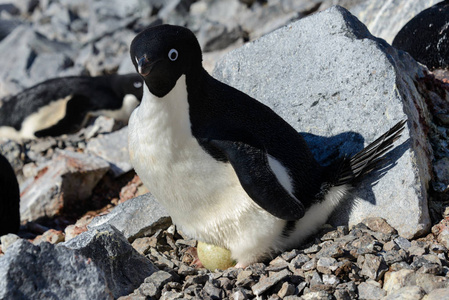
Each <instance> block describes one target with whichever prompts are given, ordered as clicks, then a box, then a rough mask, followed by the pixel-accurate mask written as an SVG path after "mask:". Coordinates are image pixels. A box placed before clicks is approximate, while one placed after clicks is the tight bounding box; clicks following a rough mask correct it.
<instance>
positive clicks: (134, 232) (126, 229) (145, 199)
mask: <svg viewBox="0 0 449 300" xmlns="http://www.w3.org/2000/svg"><path fill="white" fill-rule="evenodd" d="M103 224H110V225H112V226H114V227H115V228H117V229H118V230H119V231H120V232H122V233H123V235H124V236H125V237H126V238H127V239H128V240H129V241H131V242H132V241H133V240H134V239H136V238H139V237H142V236H150V235H152V234H154V233H155V232H156V231H157V230H158V229H165V228H168V226H170V224H171V218H170V216H169V215H168V213H167V212H166V210H165V208H163V207H162V206H161V205H160V204H159V202H157V201H156V199H155V198H154V196H153V195H151V194H149V193H148V194H145V195H142V196H139V197H136V198H133V199H131V200H128V201H126V202H124V203H121V204H119V205H117V206H116V207H115V208H114V209H113V210H112V211H111V212H110V213H109V214H107V215H104V216H99V217H96V218H94V219H93V220H92V222H91V223H90V224H89V225H88V228H89V229H94V228H96V227H98V226H101V225H103Z"/></svg>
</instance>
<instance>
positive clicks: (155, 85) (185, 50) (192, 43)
mask: <svg viewBox="0 0 449 300" xmlns="http://www.w3.org/2000/svg"><path fill="white" fill-rule="evenodd" d="M130 54H131V60H132V62H133V64H134V67H135V68H136V70H137V72H138V73H139V74H140V75H141V76H142V77H143V79H144V81H145V84H146V85H147V86H148V89H149V90H150V92H151V93H152V94H153V95H155V96H157V97H161V98H162V97H164V96H165V95H166V94H168V93H169V92H170V91H171V90H172V89H173V87H174V86H175V85H176V82H177V81H178V79H179V77H181V76H182V75H186V76H189V75H193V74H195V73H197V72H198V71H199V70H201V69H202V64H201V61H202V54H201V48H200V45H199V43H198V40H197V39H196V37H195V35H194V34H193V33H192V32H191V31H190V30H189V29H187V28H185V27H180V26H173V25H159V26H154V27H149V28H147V29H145V30H144V31H142V32H141V33H139V34H138V35H137V36H136V37H135V38H134V40H133V41H132V43H131V48H130Z"/></svg>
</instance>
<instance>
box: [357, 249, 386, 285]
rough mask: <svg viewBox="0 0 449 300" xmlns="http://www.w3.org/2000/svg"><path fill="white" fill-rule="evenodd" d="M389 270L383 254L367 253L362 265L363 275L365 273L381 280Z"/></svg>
mask: <svg viewBox="0 0 449 300" xmlns="http://www.w3.org/2000/svg"><path fill="white" fill-rule="evenodd" d="M387 271H388V266H387V265H386V263H385V260H384V259H383V257H382V256H376V255H373V254H366V255H365V262H364V263H363V266H362V271H361V272H360V274H361V275H364V276H366V277H368V278H370V279H372V280H376V281H377V280H380V279H382V277H383V275H384V274H385V273H386V272H387Z"/></svg>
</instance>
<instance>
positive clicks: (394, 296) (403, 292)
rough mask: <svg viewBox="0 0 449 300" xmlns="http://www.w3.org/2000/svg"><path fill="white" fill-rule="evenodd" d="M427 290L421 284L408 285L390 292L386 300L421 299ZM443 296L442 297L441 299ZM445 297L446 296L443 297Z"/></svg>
mask: <svg viewBox="0 0 449 300" xmlns="http://www.w3.org/2000/svg"><path fill="white" fill-rule="evenodd" d="M424 295H425V292H424V291H423V289H422V288H420V287H419V286H406V287H403V288H401V289H399V290H397V291H396V292H394V293H391V294H389V295H388V296H387V297H385V298H383V299H384V300H420V299H423V298H422V297H423V296H424ZM441 299H442V298H440V300H441ZM443 299H444V298H443Z"/></svg>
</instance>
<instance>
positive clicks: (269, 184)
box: [209, 140, 305, 221]
mask: <svg viewBox="0 0 449 300" xmlns="http://www.w3.org/2000/svg"><path fill="white" fill-rule="evenodd" d="M209 143H210V145H211V146H213V147H215V148H217V149H218V150H219V151H221V152H222V153H223V154H224V155H225V156H226V158H227V159H228V160H229V162H230V163H231V165H232V167H233V168H234V170H235V172H236V174H237V177H238V178H239V181H240V184H241V185H242V187H243V188H244V190H245V191H246V193H247V194H248V195H249V196H250V197H251V199H252V200H254V202H256V203H257V204H258V205H260V206H261V207H262V208H263V209H265V210H266V211H268V212H269V213H270V214H272V215H273V216H275V217H278V218H280V219H283V220H286V221H294V220H298V219H300V218H302V217H303V216H304V213H305V208H304V205H303V204H302V203H301V201H299V200H298V199H296V198H295V197H294V196H293V195H291V194H290V193H289V192H288V191H287V190H286V189H285V188H284V187H283V186H282V185H281V184H280V182H279V180H278V178H277V177H276V175H275V174H274V173H273V171H272V169H271V168H270V165H269V162H268V155H267V153H266V151H264V150H261V148H259V147H254V146H251V145H249V144H247V143H243V142H236V141H228V140H210V141H209Z"/></svg>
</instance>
